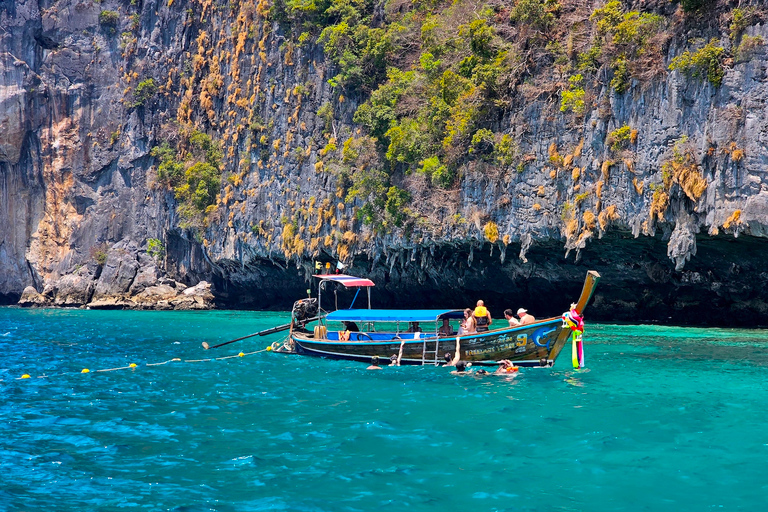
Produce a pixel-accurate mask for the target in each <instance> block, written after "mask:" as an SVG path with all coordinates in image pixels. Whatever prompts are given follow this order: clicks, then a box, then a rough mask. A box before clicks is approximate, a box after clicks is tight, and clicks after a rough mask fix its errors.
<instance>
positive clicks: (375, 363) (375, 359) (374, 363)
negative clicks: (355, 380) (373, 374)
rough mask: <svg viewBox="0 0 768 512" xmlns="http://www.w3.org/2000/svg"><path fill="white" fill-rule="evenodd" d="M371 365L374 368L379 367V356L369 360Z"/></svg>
mask: <svg viewBox="0 0 768 512" xmlns="http://www.w3.org/2000/svg"><path fill="white" fill-rule="evenodd" d="M371 364H372V365H374V366H378V365H379V356H373V357H372V358H371Z"/></svg>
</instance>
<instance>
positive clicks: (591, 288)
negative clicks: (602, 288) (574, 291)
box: [573, 270, 600, 315]
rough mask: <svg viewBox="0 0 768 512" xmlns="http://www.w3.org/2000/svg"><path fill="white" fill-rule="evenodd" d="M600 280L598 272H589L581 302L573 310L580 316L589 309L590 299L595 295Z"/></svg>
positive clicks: (580, 298)
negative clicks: (586, 308)
mask: <svg viewBox="0 0 768 512" xmlns="http://www.w3.org/2000/svg"><path fill="white" fill-rule="evenodd" d="M599 280H600V274H598V273H597V271H595V270H590V271H588V272H587V277H586V278H585V279H584V287H583V288H582V289H581V295H580V296H579V301H578V302H577V303H576V306H574V308H573V309H575V310H576V312H577V313H578V314H580V315H581V314H582V313H583V312H584V308H585V307H587V303H588V302H589V299H591V298H592V294H593V293H595V287H596V286H597V282H598V281H599Z"/></svg>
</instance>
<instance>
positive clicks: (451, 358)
mask: <svg viewBox="0 0 768 512" xmlns="http://www.w3.org/2000/svg"><path fill="white" fill-rule="evenodd" d="M452 360H453V356H452V355H451V353H450V352H446V353H445V362H446V363H450V362H451V361H452Z"/></svg>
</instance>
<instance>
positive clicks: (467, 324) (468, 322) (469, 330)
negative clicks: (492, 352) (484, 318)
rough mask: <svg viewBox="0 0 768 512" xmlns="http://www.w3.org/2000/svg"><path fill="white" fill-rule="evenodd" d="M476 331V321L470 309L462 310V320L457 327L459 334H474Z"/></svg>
mask: <svg viewBox="0 0 768 512" xmlns="http://www.w3.org/2000/svg"><path fill="white" fill-rule="evenodd" d="M476 332H477V322H476V321H475V316H474V313H473V312H472V310H471V309H469V308H467V309H465V310H464V321H463V322H462V323H461V327H460V328H459V334H475V333H476Z"/></svg>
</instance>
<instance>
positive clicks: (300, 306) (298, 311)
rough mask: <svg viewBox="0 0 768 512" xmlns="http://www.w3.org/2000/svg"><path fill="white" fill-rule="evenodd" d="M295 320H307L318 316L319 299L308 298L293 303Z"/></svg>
mask: <svg viewBox="0 0 768 512" xmlns="http://www.w3.org/2000/svg"><path fill="white" fill-rule="evenodd" d="M292 314H293V318H294V319H295V320H297V321H299V322H300V321H302V320H306V319H307V318H312V317H313V316H316V315H317V299H315V298H308V299H301V300H297V301H296V302H294V303H293V311H292Z"/></svg>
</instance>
